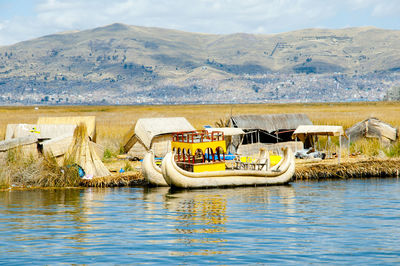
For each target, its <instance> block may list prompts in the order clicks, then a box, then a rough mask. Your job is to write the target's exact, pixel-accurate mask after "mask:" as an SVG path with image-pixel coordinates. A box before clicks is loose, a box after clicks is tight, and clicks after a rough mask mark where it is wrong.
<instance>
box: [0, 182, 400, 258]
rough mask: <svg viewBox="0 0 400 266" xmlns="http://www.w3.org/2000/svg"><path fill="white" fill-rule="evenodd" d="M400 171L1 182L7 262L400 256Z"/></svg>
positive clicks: (1, 237)
mask: <svg viewBox="0 0 400 266" xmlns="http://www.w3.org/2000/svg"><path fill="white" fill-rule="evenodd" d="M399 243H400V182H399V180H398V179H396V178H394V179H393V178H388V179H354V180H347V181H345V180H341V181H324V182H296V183H293V184H292V185H290V186H271V187H239V188H227V189H202V190H191V191H188V190H178V191H173V190H171V189H169V188H152V189H150V188H142V187H140V188H102V189H98V188H86V189H42V190H30V191H5V192H0V264H6V263H7V264H27V263H30V264H94V263H95V264H196V265H199V264H226V265H231V264H256V263H259V264H285V265H288V264H297V265H298V264H321V263H329V264H398V263H400V256H399V255H400V245H399Z"/></svg>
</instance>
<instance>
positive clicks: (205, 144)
mask: <svg viewBox="0 0 400 266" xmlns="http://www.w3.org/2000/svg"><path fill="white" fill-rule="evenodd" d="M171 147H172V149H174V148H175V149H176V150H178V148H180V149H181V150H183V149H185V150H186V151H187V150H188V149H190V151H191V152H192V155H194V153H195V152H196V150H197V149H200V150H202V151H203V154H204V153H205V151H206V149H207V148H211V149H212V150H213V152H214V153H215V150H216V149H217V148H218V147H221V148H222V149H223V150H224V152H226V144H225V141H224V140H221V141H210V142H200V143H187V142H175V141H173V142H171Z"/></svg>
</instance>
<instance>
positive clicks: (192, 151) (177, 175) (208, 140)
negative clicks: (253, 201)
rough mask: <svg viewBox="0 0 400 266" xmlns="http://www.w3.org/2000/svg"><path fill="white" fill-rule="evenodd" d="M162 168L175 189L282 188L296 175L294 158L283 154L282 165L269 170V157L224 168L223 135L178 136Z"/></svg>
mask: <svg viewBox="0 0 400 266" xmlns="http://www.w3.org/2000/svg"><path fill="white" fill-rule="evenodd" d="M171 145H172V151H171V152H168V153H167V154H166V156H165V157H164V159H163V161H162V164H161V172H162V175H163V177H164V179H165V181H166V183H167V184H168V185H170V186H171V187H178V188H207V187H227V186H255V185H282V184H287V183H289V182H290V180H291V178H292V176H293V175H294V171H295V162H294V155H293V153H292V151H291V150H290V149H289V148H286V149H285V150H284V156H283V158H282V159H281V161H280V162H279V163H278V164H276V165H275V166H273V167H269V158H268V156H266V155H268V153H266V152H263V153H260V155H261V154H262V155H263V156H260V158H259V160H258V161H257V162H255V163H251V164H245V165H244V164H241V163H240V160H238V161H236V162H237V163H234V164H233V165H232V166H231V168H229V167H227V166H226V164H225V151H226V148H225V141H224V135H223V133H222V132H211V133H209V132H207V131H192V132H179V133H177V134H175V135H174V137H173V141H172V143H171Z"/></svg>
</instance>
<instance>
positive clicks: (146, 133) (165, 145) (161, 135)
mask: <svg viewBox="0 0 400 266" xmlns="http://www.w3.org/2000/svg"><path fill="white" fill-rule="evenodd" d="M193 130H195V128H194V127H193V126H192V125H191V124H190V123H189V121H187V120H186V118H184V117H160V118H141V119H139V120H138V121H137V123H136V125H135V128H134V131H130V132H128V137H127V138H126V139H127V140H126V142H125V144H124V150H125V151H126V152H127V153H128V155H130V156H133V157H137V158H143V157H144V155H145V153H146V152H147V151H149V150H150V149H152V150H153V152H154V154H155V156H157V157H163V156H164V155H165V154H166V153H167V152H168V150H169V149H170V143H169V142H170V141H171V140H172V134H173V133H174V132H179V131H193Z"/></svg>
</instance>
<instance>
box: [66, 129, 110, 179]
mask: <svg viewBox="0 0 400 266" xmlns="http://www.w3.org/2000/svg"><path fill="white" fill-rule="evenodd" d="M64 159H65V160H66V161H65V162H66V163H71V162H74V163H77V164H78V165H80V166H81V167H82V168H83V169H84V170H85V173H86V175H87V176H93V177H103V176H109V175H111V173H110V171H108V169H107V168H106V167H105V166H104V164H103V162H102V161H101V159H100V157H99V156H98V155H97V153H96V146H95V143H93V142H91V141H90V140H89V137H88V133H87V128H86V124H84V123H81V124H80V125H79V126H78V127H76V129H75V132H74V136H73V141H72V143H71V145H70V146H69V149H68V152H67V153H66V156H65V158H64Z"/></svg>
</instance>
